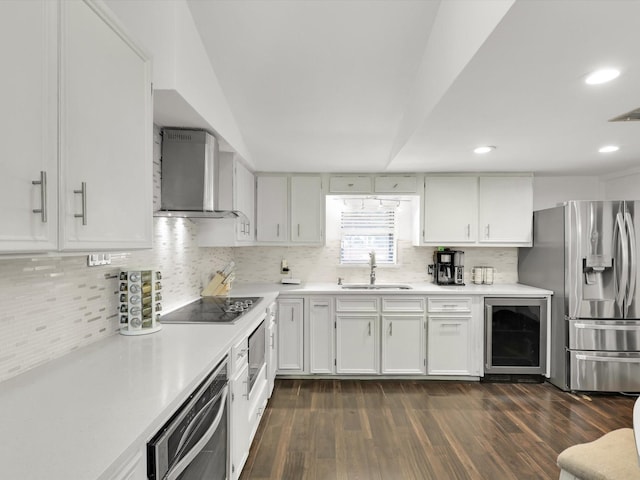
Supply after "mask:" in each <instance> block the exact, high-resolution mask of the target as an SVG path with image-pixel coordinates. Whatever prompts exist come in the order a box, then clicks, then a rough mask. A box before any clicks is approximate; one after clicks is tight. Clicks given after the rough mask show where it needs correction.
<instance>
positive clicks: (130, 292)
mask: <svg viewBox="0 0 640 480" xmlns="http://www.w3.org/2000/svg"><path fill="white" fill-rule="evenodd" d="M161 279H162V274H161V273H160V272H159V271H157V270H146V269H136V270H122V271H121V272H120V288H119V291H118V295H119V300H120V302H119V304H118V311H119V315H120V333H121V334H122V335H144V334H147V333H154V332H157V331H158V330H160V329H161V328H162V325H161V324H160V322H159V319H160V311H161V310H162V292H161V290H162V283H161V282H160V280H161Z"/></svg>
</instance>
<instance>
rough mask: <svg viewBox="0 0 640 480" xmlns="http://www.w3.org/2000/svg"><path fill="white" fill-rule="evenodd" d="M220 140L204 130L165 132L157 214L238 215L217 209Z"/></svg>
mask: <svg viewBox="0 0 640 480" xmlns="http://www.w3.org/2000/svg"><path fill="white" fill-rule="evenodd" d="M218 157H219V150H218V140H217V139H216V138H215V137H214V136H213V135H211V134H210V133H208V132H206V131H204V130H183V129H175V128H173V129H170V128H165V129H163V131H162V174H161V177H162V182H161V183H162V185H161V188H162V193H161V196H162V199H161V207H160V210H158V211H156V212H154V216H156V217H186V218H236V217H239V216H244V214H242V213H241V212H236V211H232V210H218V209H217V208H216V207H217V192H216V186H217V178H216V177H217V170H218V169H217V163H218Z"/></svg>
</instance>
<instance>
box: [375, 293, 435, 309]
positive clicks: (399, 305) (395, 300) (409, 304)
mask: <svg viewBox="0 0 640 480" xmlns="http://www.w3.org/2000/svg"><path fill="white" fill-rule="evenodd" d="M425 303H426V302H425V299H424V298H407V297H400V296H398V297H384V298H383V299H382V311H383V312H400V313H405V312H411V313H424V309H425Z"/></svg>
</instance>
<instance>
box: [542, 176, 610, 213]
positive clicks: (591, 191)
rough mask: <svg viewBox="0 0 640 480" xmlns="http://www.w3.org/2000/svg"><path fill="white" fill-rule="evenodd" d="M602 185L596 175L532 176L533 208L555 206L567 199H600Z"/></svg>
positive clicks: (602, 189) (602, 190) (601, 197)
mask: <svg viewBox="0 0 640 480" xmlns="http://www.w3.org/2000/svg"><path fill="white" fill-rule="evenodd" d="M602 199H604V185H603V183H602V182H601V180H600V179H599V178H598V177H587V176H584V177H533V209H534V210H542V209H544V208H551V207H555V206H556V205H557V204H559V203H562V202H566V201H568V200H602Z"/></svg>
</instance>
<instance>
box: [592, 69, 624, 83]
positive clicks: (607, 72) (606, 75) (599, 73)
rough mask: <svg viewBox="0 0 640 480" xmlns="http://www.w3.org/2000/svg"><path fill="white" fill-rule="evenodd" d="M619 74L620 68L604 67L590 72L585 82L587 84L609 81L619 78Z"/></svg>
mask: <svg viewBox="0 0 640 480" xmlns="http://www.w3.org/2000/svg"><path fill="white" fill-rule="evenodd" d="M619 75H620V70H618V69H616V68H603V69H601V70H596V71H595V72H592V73H590V74H589V76H588V77H587V78H585V80H584V82H585V83H586V84H587V85H600V84H601V83H607V82H610V81H611V80H613V79H615V78H618V76H619Z"/></svg>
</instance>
